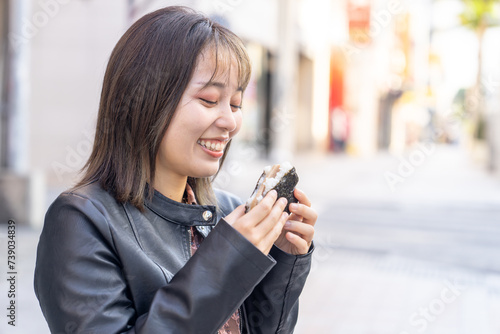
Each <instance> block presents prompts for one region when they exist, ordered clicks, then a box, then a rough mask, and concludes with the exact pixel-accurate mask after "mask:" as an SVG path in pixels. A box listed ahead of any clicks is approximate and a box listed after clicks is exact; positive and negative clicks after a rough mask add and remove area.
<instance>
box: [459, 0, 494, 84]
mask: <svg viewBox="0 0 500 334" xmlns="http://www.w3.org/2000/svg"><path fill="white" fill-rule="evenodd" d="M460 1H461V2H462V3H463V4H464V11H463V12H462V13H461V14H460V22H461V23H462V25H463V26H465V27H467V28H469V29H471V30H473V31H474V32H475V34H476V36H477V39H478V42H479V48H478V55H477V56H478V70H477V80H476V85H477V87H478V88H479V87H480V85H481V75H482V70H483V63H482V59H483V45H484V34H485V32H486V29H487V28H490V27H495V26H499V25H500V22H499V20H498V16H497V14H498V12H497V9H498V8H497V5H499V4H500V0H460Z"/></svg>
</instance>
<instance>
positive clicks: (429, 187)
mask: <svg viewBox="0 0 500 334" xmlns="http://www.w3.org/2000/svg"><path fill="white" fill-rule="evenodd" d="M415 161H416V160H415V159H413V162H415ZM227 162H228V164H226V169H225V171H224V172H222V173H221V178H220V180H219V181H218V184H219V186H222V188H227V189H231V191H232V192H234V193H235V194H237V195H239V196H240V197H242V198H244V199H245V198H246V197H247V196H249V195H250V193H251V191H252V190H253V187H254V186H255V182H256V180H257V178H258V176H259V175H260V173H261V172H262V168H263V166H264V165H266V164H269V162H267V161H263V160H258V159H255V157H250V158H248V159H245V158H244V157H242V156H239V157H238V159H235V160H233V161H231V160H228V161H227ZM292 163H293V164H294V165H295V166H296V168H297V171H298V173H299V176H300V182H299V187H300V188H301V189H302V190H304V191H305V192H306V193H307V194H308V195H309V197H310V199H311V200H312V202H313V207H314V208H315V209H316V211H317V212H318V213H319V215H320V218H319V219H318V222H317V228H316V231H317V232H316V235H317V236H318V239H321V234H322V233H331V230H329V228H328V226H325V224H327V223H325V222H328V219H324V217H328V216H327V215H328V213H329V206H330V205H331V203H337V204H339V205H342V203H356V205H360V206H363V205H366V204H370V205H373V204H374V203H375V204H376V205H395V206H400V207H405V206H415V205H419V206H437V207H444V206H447V205H455V206H456V205H462V204H465V203H466V204H467V205H470V206H473V207H477V208H478V209H483V208H491V207H496V208H498V207H500V205H499V204H500V180H499V179H496V178H493V177H491V176H489V175H487V174H486V173H485V172H484V171H482V170H481V168H480V167H478V166H475V165H474V164H473V163H471V162H470V161H469V160H468V158H467V156H466V154H465V153H463V152H461V151H460V150H458V149H457V148H450V147H439V148H437V149H436V151H435V152H433V153H432V154H430V155H426V156H425V159H423V162H422V163H420V164H419V165H418V166H416V167H414V170H413V172H412V173H410V172H409V171H408V172H407V173H406V174H405V176H404V177H402V179H403V182H401V183H398V184H397V185H396V186H395V188H394V189H392V190H391V187H390V186H389V184H388V183H387V181H386V178H385V175H386V173H388V172H392V173H395V174H398V168H400V166H401V164H402V163H404V162H401V160H400V159H398V158H396V157H393V156H390V155H388V154H378V155H376V156H374V157H372V158H363V159H360V158H359V159H357V158H352V157H347V156H324V155H299V156H297V157H296V158H295V159H293V160H292ZM224 177H225V178H226V180H223V178H224ZM56 192H57V191H56ZM52 193H54V191H52ZM499 219H500V218H499ZM322 223H323V224H324V225H322ZM499 224H500V221H499ZM1 226H3V227H2V230H1V231H0V249H4V250H5V249H6V240H7V239H6V228H5V225H0V227H1ZM38 234H39V231H38V230H33V229H29V228H26V227H19V228H18V251H19V255H18V261H19V271H18V282H17V284H18V285H17V289H18V292H19V295H18V297H17V298H18V299H17V305H18V307H19V309H18V316H17V323H16V325H17V326H16V327H15V328H13V327H11V326H8V325H7V320H6V317H5V316H3V317H1V318H3V319H4V320H2V321H1V322H0V333H9V334H10V333H12V334H14V333H39V334H44V333H49V331H48V328H47V325H46V324H45V322H44V319H43V316H42V314H41V312H40V309H39V307H38V302H37V300H36V298H35V296H34V293H33V288H32V287H33V284H32V282H33V266H34V261H35V250H36V244H37V241H38ZM313 264H314V265H313V269H312V271H311V275H310V278H309V280H308V282H307V284H306V287H305V289H304V292H303V294H302V297H301V307H300V310H301V311H300V316H299V322H298V325H297V330H296V333H298V334H311V333H338V334H350V333H360V334H376V333H380V334H391V333H394V334H414V333H439V334H446V333H453V334H457V333H464V334H476V333H478V334H490V333H491V334H493V333H500V323H499V322H498V320H496V323H495V322H493V321H492V320H491V319H497V318H498V317H497V316H495V314H499V312H500V286H499V285H500V284H498V283H499V276H498V274H499V273H498V272H490V273H479V272H474V271H468V270H464V269H463V268H455V267H443V266H442V265H439V264H436V263H432V262H429V261H418V260H414V259H408V258H401V257H398V256H381V255H380V254H377V253H369V252H362V251H356V250H352V249H351V250H345V249H344V250H342V249H336V248H335V247H330V245H329V244H328V240H327V239H324V238H323V240H322V241H320V242H318V244H317V249H316V252H315V255H314V261H313ZM0 266H1V267H2V268H6V257H5V256H4V255H2V256H0ZM4 271H6V270H4ZM7 289H8V286H7V282H6V280H5V279H2V280H1V281H0V305H7V302H8V301H7V296H6V293H5V292H6V291H7ZM452 299H453V301H455V300H456V302H447V301H450V300H452ZM477 305H486V306H487V307H482V308H477V309H476V307H477ZM2 309H5V308H4V307H2ZM426 310H431V311H426ZM483 311H484V312H483ZM426 312H427V313H426ZM429 312H430V313H429ZM438 313H439V314H438ZM410 318H411V319H410ZM471 326H473V327H471ZM424 327H425V328H424Z"/></svg>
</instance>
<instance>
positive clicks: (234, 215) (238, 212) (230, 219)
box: [224, 204, 245, 225]
mask: <svg viewBox="0 0 500 334" xmlns="http://www.w3.org/2000/svg"><path fill="white" fill-rule="evenodd" d="M244 214H245V204H242V205H240V206H238V207H237V208H236V209H234V210H233V212H231V213H230V214H228V215H227V216H226V217H224V220H225V221H226V222H227V223H228V224H229V225H233V223H234V222H235V221H236V220H237V219H239V218H240V217H242V216H243V215H244Z"/></svg>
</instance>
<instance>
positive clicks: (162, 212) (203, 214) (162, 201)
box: [145, 190, 217, 226]
mask: <svg viewBox="0 0 500 334" xmlns="http://www.w3.org/2000/svg"><path fill="white" fill-rule="evenodd" d="M145 205H146V207H147V208H149V209H150V210H151V211H153V212H154V213H155V214H157V215H158V216H160V217H162V218H163V219H165V220H166V221H168V222H170V223H174V224H178V225H185V226H197V225H204V226H214V225H215V223H216V219H217V215H216V207H215V206H214V205H193V204H185V203H179V202H176V201H174V200H172V199H170V198H168V197H165V196H163V195H162V194H161V193H160V192H158V191H157V190H155V191H154V195H153V199H152V200H149V199H146V200H145Z"/></svg>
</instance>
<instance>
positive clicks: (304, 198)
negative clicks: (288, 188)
mask: <svg viewBox="0 0 500 334" xmlns="http://www.w3.org/2000/svg"><path fill="white" fill-rule="evenodd" d="M293 194H294V195H295V198H296V199H298V200H299V202H300V203H302V204H304V205H305V206H311V201H310V200H309V198H308V197H307V196H306V194H305V193H304V192H303V191H302V190H300V189H298V188H295V190H294V191H293Z"/></svg>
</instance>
